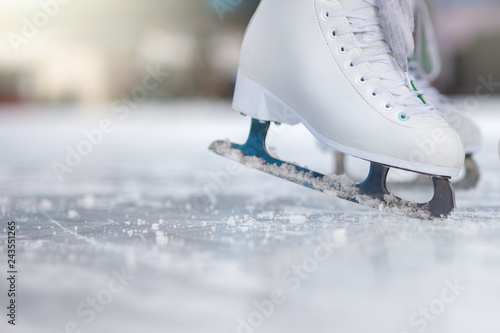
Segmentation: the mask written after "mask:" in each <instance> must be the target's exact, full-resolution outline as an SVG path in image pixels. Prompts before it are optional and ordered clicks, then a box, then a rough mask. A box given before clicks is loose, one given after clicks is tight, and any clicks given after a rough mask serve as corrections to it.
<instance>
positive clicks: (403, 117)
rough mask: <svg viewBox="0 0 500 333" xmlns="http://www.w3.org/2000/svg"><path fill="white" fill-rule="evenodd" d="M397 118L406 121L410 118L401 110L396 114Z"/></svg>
mask: <svg viewBox="0 0 500 333" xmlns="http://www.w3.org/2000/svg"><path fill="white" fill-rule="evenodd" d="M398 118H399V120H401V121H407V120H408V119H410V117H407V116H406V115H405V114H404V113H403V112H400V113H399V114H398Z"/></svg>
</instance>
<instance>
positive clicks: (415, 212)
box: [209, 119, 455, 219]
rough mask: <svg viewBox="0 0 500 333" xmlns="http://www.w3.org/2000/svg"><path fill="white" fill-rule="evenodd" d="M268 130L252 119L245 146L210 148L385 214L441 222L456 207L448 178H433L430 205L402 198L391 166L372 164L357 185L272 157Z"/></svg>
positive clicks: (266, 124)
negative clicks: (390, 182)
mask: <svg viewBox="0 0 500 333" xmlns="http://www.w3.org/2000/svg"><path fill="white" fill-rule="evenodd" d="M268 129H269V122H260V121H258V120H255V119H252V127H251V131H250V135H249V137H248V140H247V142H246V143H245V144H243V145H239V144H235V143H231V142H229V141H215V142H213V143H212V144H211V145H210V147H209V149H210V150H212V151H213V152H215V153H216V154H218V155H221V156H224V157H226V158H229V159H231V160H233V161H236V162H239V163H241V164H243V165H245V166H247V167H250V168H253V169H257V170H261V171H263V172H266V173H268V174H271V175H273V176H276V177H279V178H282V179H285V180H288V181H290V182H293V183H296V184H298V185H301V186H305V187H308V188H311V189H314V190H317V191H320V192H323V193H326V194H329V195H332V196H335V197H337V198H341V199H344V200H348V201H351V202H355V203H358V204H361V205H364V206H368V207H371V208H375V209H378V210H381V211H384V212H389V213H394V214H398V215H403V216H408V217H413V218H420V219H439V218H446V217H447V216H448V215H449V214H450V213H451V212H452V211H453V209H454V208H455V196H454V192H453V188H452V187H451V184H450V182H449V180H448V178H445V177H433V184H434V197H433V198H432V200H430V201H429V202H427V203H416V202H413V201H409V200H405V199H401V198H398V197H396V196H395V195H393V194H391V193H390V192H389V191H388V190H387V187H386V178H387V173H388V171H389V167H387V166H383V165H380V164H377V163H373V162H372V163H371V169H370V173H369V175H368V177H367V179H366V180H365V181H364V182H362V183H361V184H356V183H355V182H354V181H352V180H351V179H349V178H348V177H347V176H337V175H328V176H327V175H324V174H321V173H318V172H315V171H311V170H309V169H307V168H303V167H301V166H298V165H295V164H292V163H288V162H285V161H282V160H279V159H276V158H274V157H272V156H271V155H269V153H268V152H267V150H266V147H265V138H266V135H267V131H268Z"/></svg>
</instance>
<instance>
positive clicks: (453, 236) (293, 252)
mask: <svg viewBox="0 0 500 333" xmlns="http://www.w3.org/2000/svg"><path fill="white" fill-rule="evenodd" d="M19 108H21V107H13V108H10V107H3V108H2V110H1V111H2V112H0V151H1V154H0V208H1V210H0V213H1V219H0V221H1V223H2V226H1V228H0V231H1V233H0V234H1V236H0V237H1V238H0V254H1V259H0V263H1V264H0V270H1V272H2V277H3V278H2V279H1V281H2V282H1V283H0V295H1V296H0V305H1V306H0V307H1V309H2V310H1V318H2V320H1V323H0V331H1V332H6V333H10V332H22V333H41V332H44V333H45V332H47V333H48V332H53V333H62V332H64V333H69V332H71V333H76V332H92V333H101V332H102V333H110V332H124V333H125V332H126V333H128V332H131V333H132V332H133V333H137V332H148V333H156V332H162V333H164V332H175V333H184V332H190V333H191V332H193V333H198V332H203V333H230V332H238V333H252V332H256V333H257V332H258V333H295V332H297V333H299V332H300V333H303V332H314V333H322V332H328V333H332V332H338V333H351V332H353V333H354V332H356V333H362V332H367V333H368V332H369V333H404V332H406V333H414V332H429V333H430V332H437V333H462V332H464V333H470V332H481V333H489V332H492V333H493V332H495V333H497V332H499V331H500V317H499V315H498V311H499V309H500V278H499V277H500V162H499V156H498V143H499V139H500V130H499V129H500V100H499V99H493V98H492V99H490V100H487V101H484V102H482V103H481V105H480V108H478V109H477V111H475V112H474V114H473V116H474V117H475V119H476V120H477V121H478V123H479V125H480V126H481V128H482V130H483V145H482V147H481V150H480V152H479V153H478V154H476V160H477V162H478V164H479V166H480V169H481V180H480V182H479V185H478V186H477V188H475V189H473V190H467V191H459V190H457V191H456V199H457V206H458V209H457V210H456V211H455V212H454V213H453V214H452V216H451V217H450V218H449V219H447V220H445V221H422V220H415V219H408V218H404V217H400V216H394V215H389V214H387V213H383V212H379V211H377V210H374V209H370V208H365V207H361V206H359V205H356V204H352V203H348V202H344V201H342V200H339V199H336V198H333V197H329V196H327V195H324V194H321V193H317V192H314V191H312V190H309V189H306V188H303V187H300V186H297V185H294V184H291V183H287V182H285V181H283V180H280V179H278V178H275V177H272V176H269V175H267V174H264V173H262V172H259V171H256V170H250V169H245V168H238V167H236V166H235V165H234V164H232V162H230V161H229V160H226V159H224V158H222V157H220V156H217V155H215V154H213V153H211V152H210V151H208V149H207V147H208V145H209V144H210V143H211V142H212V141H213V140H216V139H225V138H229V139H231V140H232V141H235V142H241V141H243V140H244V139H245V137H246V135H247V132H248V127H249V119H248V118H244V117H241V116H240V115H239V114H237V113H236V112H233V111H231V110H230V105H229V103H228V102H172V103H169V104H144V105H140V106H138V107H137V109H135V110H134V111H133V112H131V113H130V114H128V115H127V114H122V115H118V114H113V113H110V112H108V113H104V114H103V113H100V112H97V109H96V108H94V107H81V109H79V110H75V109H74V108H71V107H57V108H55V107H54V108H51V107H50V106H46V107H37V106H31V107H29V106H26V107H22V108H23V109H27V110H24V111H23V112H20V111H21V110H18V109H19ZM103 108H104V109H106V107H103ZM13 111H18V112H13ZM106 119H107V120H106ZM99 128H100V129H99ZM96 129H99V131H100V133H101V134H96V133H97V132H96ZM101 129H105V132H106V133H104V132H103V131H101ZM84 132H86V133H87V134H85V133H84ZM89 138H90V139H89ZM91 141H93V143H92V142H91ZM271 141H272V145H273V146H275V147H276V151H277V152H278V154H279V155H280V157H282V158H284V159H288V160H291V161H296V162H298V163H302V164H305V165H307V166H309V167H311V168H313V169H317V170H318V171H325V172H328V171H329V170H330V169H331V167H332V161H331V159H332V158H331V155H330V153H329V152H326V151H324V150H322V149H321V148H320V147H319V146H318V145H317V144H316V142H315V140H314V139H313V138H312V137H311V136H309V135H308V134H307V133H306V132H305V131H304V130H303V129H301V128H299V127H297V128H291V127H287V126H279V127H273V132H272V137H271ZM78 151H80V152H83V153H84V154H79V153H78ZM75 154H78V156H76V155H75ZM83 155H84V156H83ZM68 162H69V163H68ZM349 163H350V164H351V165H352V167H351V171H352V173H353V174H356V173H359V174H363V170H364V168H365V166H366V165H364V164H359V163H357V162H356V161H353V160H350V162H349ZM54 166H58V169H57V170H58V171H55V170H54ZM61 166H63V167H61ZM398 188H399V187H398ZM399 191H400V193H402V195H407V196H410V197H415V198H418V199H421V198H422V199H423V200H425V199H426V196H428V195H429V189H427V190H425V189H422V188H420V187H419V188H417V189H414V188H406V189H404V188H403V189H401V188H399ZM8 221H15V222H16V223H17V230H16V237H17V243H16V245H17V247H16V249H17V252H16V265H17V270H18V276H17V284H16V292H17V298H16V300H17V302H16V326H15V327H13V326H11V325H9V324H7V320H8V319H9V318H8V317H7V316H6V314H7V313H8V310H7V309H6V307H7V305H8V303H7V302H8V298H7V290H8V288H9V285H8V283H7V280H6V278H5V277H6V276H7V270H8V268H7V222H8Z"/></svg>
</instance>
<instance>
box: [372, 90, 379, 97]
mask: <svg viewBox="0 0 500 333" xmlns="http://www.w3.org/2000/svg"><path fill="white" fill-rule="evenodd" d="M370 96H371V97H378V94H377V93H376V92H375V90H372V92H371V93H370Z"/></svg>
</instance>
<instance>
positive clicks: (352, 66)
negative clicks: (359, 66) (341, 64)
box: [347, 61, 355, 68]
mask: <svg viewBox="0 0 500 333" xmlns="http://www.w3.org/2000/svg"><path fill="white" fill-rule="evenodd" d="M347 66H348V67H349V68H354V67H355V66H354V64H353V63H352V61H351V62H350V63H349V64H347Z"/></svg>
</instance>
